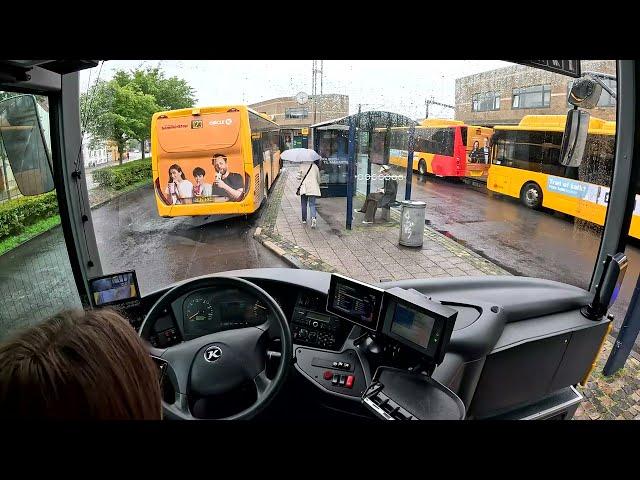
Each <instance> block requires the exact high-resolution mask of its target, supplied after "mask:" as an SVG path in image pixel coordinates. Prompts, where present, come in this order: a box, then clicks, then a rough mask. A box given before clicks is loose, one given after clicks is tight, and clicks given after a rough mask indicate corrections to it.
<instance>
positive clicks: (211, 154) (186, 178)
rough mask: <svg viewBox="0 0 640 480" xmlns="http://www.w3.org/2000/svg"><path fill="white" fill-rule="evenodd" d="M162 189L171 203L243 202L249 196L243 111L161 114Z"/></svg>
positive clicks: (161, 194)
mask: <svg viewBox="0 0 640 480" xmlns="http://www.w3.org/2000/svg"><path fill="white" fill-rule="evenodd" d="M156 128H157V138H158V147H159V151H158V152H157V153H155V154H157V155H158V171H157V172H154V173H155V175H156V178H155V187H156V193H157V194H158V196H159V197H160V198H161V199H162V200H163V201H164V203H165V204H167V205H188V204H194V203H213V202H238V201H241V200H242V199H243V198H244V196H245V194H246V191H245V190H246V187H245V185H246V184H247V182H246V180H245V176H246V174H245V171H244V162H243V157H242V150H241V145H240V141H239V138H240V135H239V133H240V115H239V113H238V112H225V113H210V114H205V115H198V116H188V117H174V118H161V119H158V122H157V126H156Z"/></svg>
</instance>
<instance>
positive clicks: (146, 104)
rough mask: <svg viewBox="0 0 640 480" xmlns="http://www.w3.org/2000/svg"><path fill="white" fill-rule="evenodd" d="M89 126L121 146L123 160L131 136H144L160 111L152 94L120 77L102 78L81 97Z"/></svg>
mask: <svg viewBox="0 0 640 480" xmlns="http://www.w3.org/2000/svg"><path fill="white" fill-rule="evenodd" d="M80 102H81V103H80V105H81V113H82V117H83V119H84V121H85V129H86V131H88V132H90V133H91V134H92V135H93V136H94V137H96V138H99V139H102V140H110V141H112V142H114V143H115V144H116V145H117V147H118V158H119V160H120V163H122V160H123V156H124V152H125V149H126V148H125V147H126V145H127V142H128V141H129V140H131V139H140V138H144V135H145V134H146V132H148V131H149V125H150V122H151V116H152V115H153V113H154V112H156V111H158V105H157V104H156V102H155V98H154V97H153V96H152V95H148V94H145V93H142V91H141V90H140V89H139V88H138V87H136V85H132V84H124V85H123V84H121V83H120V82H119V81H118V80H117V79H116V78H114V79H113V80H111V81H108V82H105V81H102V82H98V83H97V84H96V85H94V86H93V87H92V88H91V89H90V90H89V91H88V92H87V93H85V94H83V95H82V96H81V99H80Z"/></svg>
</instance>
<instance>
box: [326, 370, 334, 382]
mask: <svg viewBox="0 0 640 480" xmlns="http://www.w3.org/2000/svg"><path fill="white" fill-rule="evenodd" d="M332 378H333V373H331V372H330V371H329V370H326V371H325V372H324V379H325V380H331V379H332Z"/></svg>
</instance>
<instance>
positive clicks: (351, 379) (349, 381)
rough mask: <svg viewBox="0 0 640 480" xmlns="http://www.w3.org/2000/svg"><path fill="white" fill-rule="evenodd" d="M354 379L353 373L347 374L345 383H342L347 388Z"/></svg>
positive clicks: (351, 384) (351, 385)
mask: <svg viewBox="0 0 640 480" xmlns="http://www.w3.org/2000/svg"><path fill="white" fill-rule="evenodd" d="M354 380H355V377H354V376H353V375H349V376H348V377H347V382H346V383H345V385H344V386H345V387H347V388H351V387H353V381H354Z"/></svg>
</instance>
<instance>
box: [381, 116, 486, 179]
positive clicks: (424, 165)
mask: <svg viewBox="0 0 640 480" xmlns="http://www.w3.org/2000/svg"><path fill="white" fill-rule="evenodd" d="M492 133H493V130H492V129H491V128H487V127H478V126H474V125H466V124H465V123H464V122H461V121H458V120H449V119H435V118H434V119H426V120H423V121H422V122H420V125H419V126H417V127H416V129H415V146H414V151H413V170H414V171H417V172H419V173H420V174H421V175H424V174H426V173H432V174H434V175H438V176H440V177H466V176H470V177H483V178H486V176H487V171H488V169H489V166H490V158H489V154H490V146H489V144H490V141H491V135H492ZM408 136H409V129H408V127H397V128H392V129H391V141H390V148H389V163H391V164H393V165H398V166H400V167H403V168H406V167H407V155H408V152H407V145H408Z"/></svg>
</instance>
